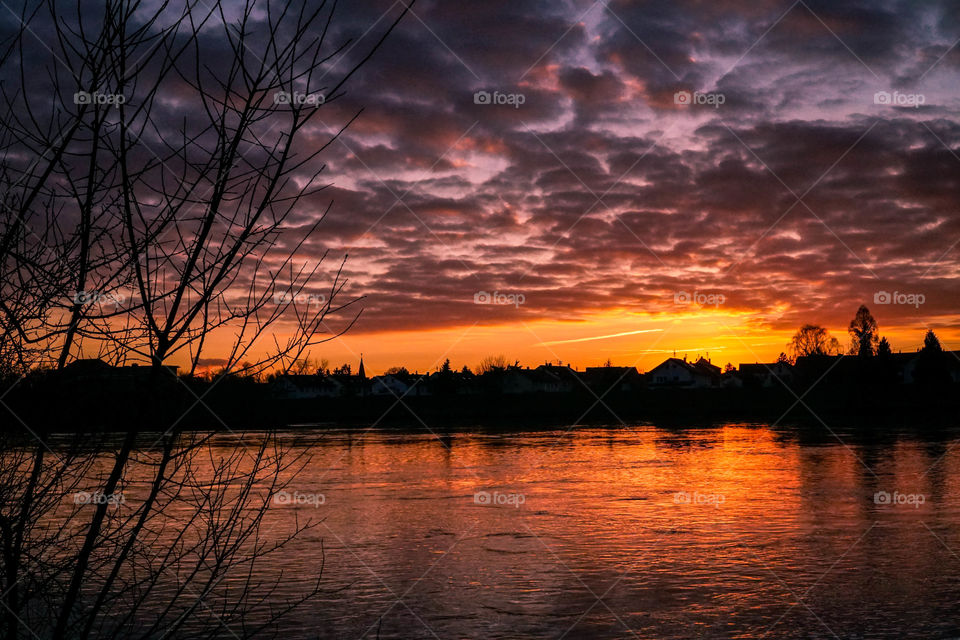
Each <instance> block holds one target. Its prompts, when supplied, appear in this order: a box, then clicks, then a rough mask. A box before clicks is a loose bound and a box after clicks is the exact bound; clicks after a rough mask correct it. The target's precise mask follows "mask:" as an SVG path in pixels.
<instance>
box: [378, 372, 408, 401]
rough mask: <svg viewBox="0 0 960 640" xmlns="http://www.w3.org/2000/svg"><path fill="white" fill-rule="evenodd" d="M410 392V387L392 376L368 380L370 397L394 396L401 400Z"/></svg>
mask: <svg viewBox="0 0 960 640" xmlns="http://www.w3.org/2000/svg"><path fill="white" fill-rule="evenodd" d="M409 390H410V385H408V384H407V383H406V382H404V381H403V380H401V379H400V378H398V377H397V376H392V375H382V376H374V377H372V378H370V395H372V396H396V397H398V398H402V397H403V396H404V395H406V393H407V392H408V391H409Z"/></svg>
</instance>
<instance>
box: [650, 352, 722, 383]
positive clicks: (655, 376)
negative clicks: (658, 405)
mask: <svg viewBox="0 0 960 640" xmlns="http://www.w3.org/2000/svg"><path fill="white" fill-rule="evenodd" d="M720 376H721V371H720V367H717V366H714V365H712V364H710V361H709V360H706V359H704V358H700V359H699V360H697V361H696V362H694V363H690V362H687V361H686V360H681V359H680V358H667V359H666V360H664V361H663V362H661V363H660V364H658V365H657V366H656V367H654V368H653V369H651V370H650V372H649V373H648V374H647V386H648V387H650V388H651V389H663V388H670V387H680V388H696V389H699V388H706V387H716V386H719V385H720Z"/></svg>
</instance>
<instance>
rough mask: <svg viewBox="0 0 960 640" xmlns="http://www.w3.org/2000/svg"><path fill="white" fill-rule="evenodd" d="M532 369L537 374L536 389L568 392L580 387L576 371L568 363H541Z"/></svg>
mask: <svg viewBox="0 0 960 640" xmlns="http://www.w3.org/2000/svg"><path fill="white" fill-rule="evenodd" d="M533 371H534V374H536V375H537V380H536V382H537V384H536V385H535V386H536V387H537V388H536V390H537V391H543V392H546V393H570V392H571V391H573V390H574V389H578V388H580V387H581V383H580V379H579V376H578V374H577V372H576V371H575V370H574V369H572V368H571V367H569V366H568V365H556V364H542V365H540V366H539V367H537V368H536V369H534V370H533Z"/></svg>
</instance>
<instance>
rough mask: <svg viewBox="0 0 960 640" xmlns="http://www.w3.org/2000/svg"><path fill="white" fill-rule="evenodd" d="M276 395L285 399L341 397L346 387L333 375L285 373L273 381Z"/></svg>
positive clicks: (272, 384)
mask: <svg viewBox="0 0 960 640" xmlns="http://www.w3.org/2000/svg"><path fill="white" fill-rule="evenodd" d="M271 387H272V390H273V393H274V395H275V396H276V397H279V398H285V399H303V398H339V397H340V396H342V395H345V387H344V385H343V384H342V383H341V382H340V381H339V380H336V379H335V378H333V376H324V375H319V374H314V375H283V376H278V377H277V378H276V379H275V380H274V381H273V382H271Z"/></svg>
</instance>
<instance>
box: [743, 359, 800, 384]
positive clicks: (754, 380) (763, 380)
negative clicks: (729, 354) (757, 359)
mask: <svg viewBox="0 0 960 640" xmlns="http://www.w3.org/2000/svg"><path fill="white" fill-rule="evenodd" d="M737 373H738V374H739V376H737V377H738V378H739V379H740V380H741V381H742V386H746V387H766V388H770V387H777V388H782V387H783V385H787V386H791V385H792V384H793V382H794V375H793V365H791V364H790V363H789V362H779V361H778V362H771V363H766V364H765V363H758V364H741V365H740V369H739V371H738V372H737Z"/></svg>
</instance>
